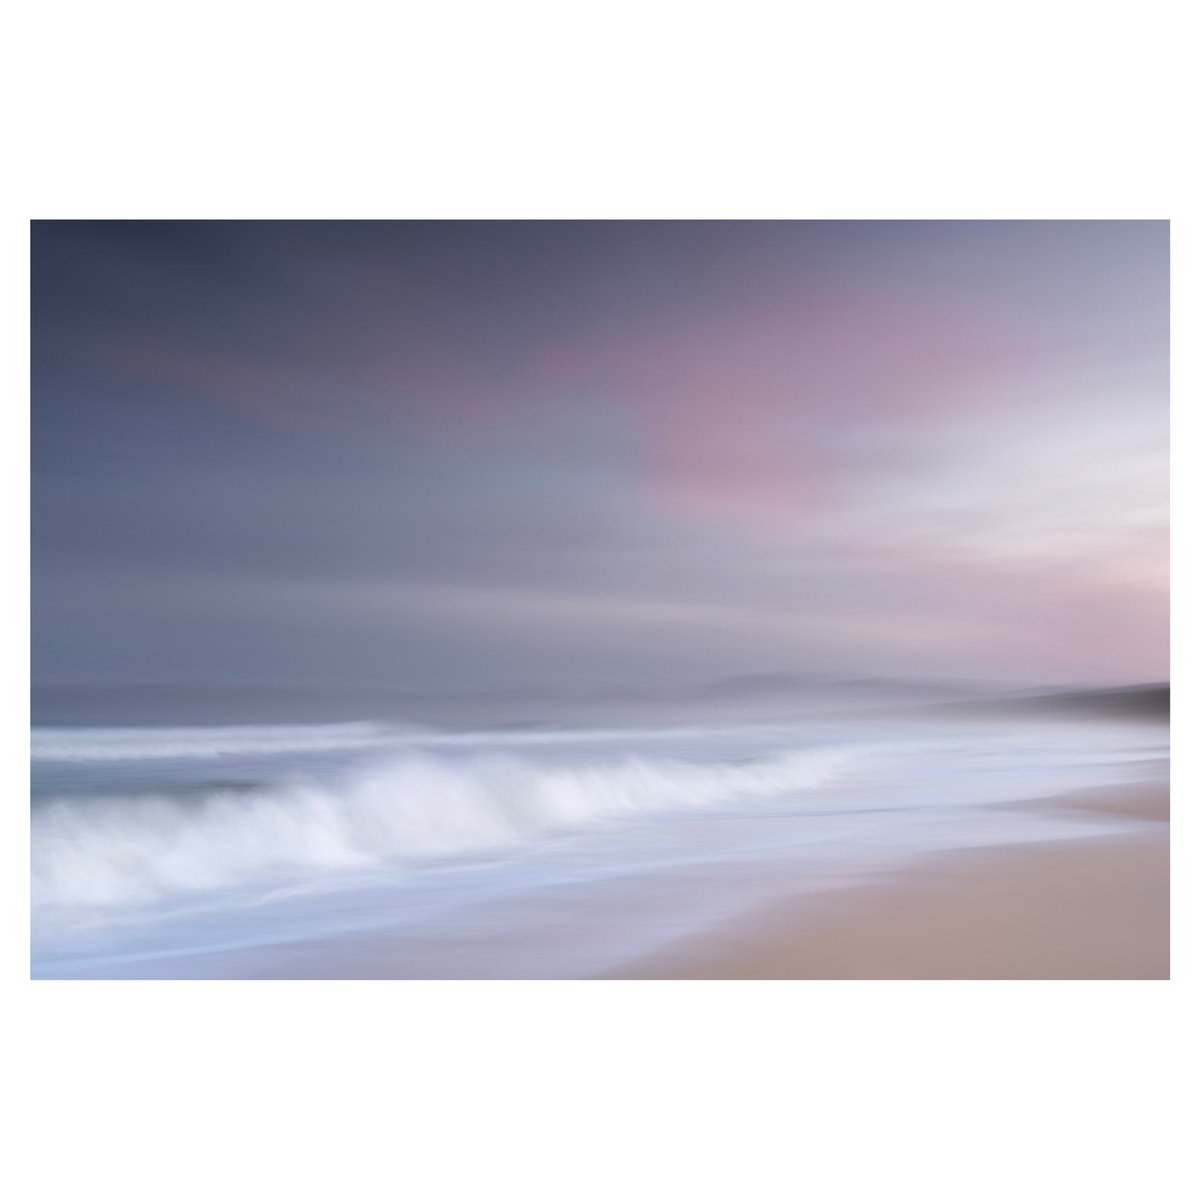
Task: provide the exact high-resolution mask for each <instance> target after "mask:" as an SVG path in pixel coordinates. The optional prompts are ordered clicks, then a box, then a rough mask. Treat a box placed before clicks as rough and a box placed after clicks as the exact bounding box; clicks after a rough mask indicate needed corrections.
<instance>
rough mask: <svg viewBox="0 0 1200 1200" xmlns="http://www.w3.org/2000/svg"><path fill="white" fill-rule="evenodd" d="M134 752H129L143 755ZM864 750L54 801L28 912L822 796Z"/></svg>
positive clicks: (425, 766)
mask: <svg viewBox="0 0 1200 1200" xmlns="http://www.w3.org/2000/svg"><path fill="white" fill-rule="evenodd" d="M331 728H332V727H331ZM339 728H340V729H341V730H342V732H341V733H340V734H339V735H337V736H338V737H341V738H343V739H348V738H353V737H355V736H357V737H360V738H368V737H373V736H375V735H374V734H372V733H370V732H369V731H370V730H372V729H373V728H374V727H371V726H359V727H339ZM350 729H358V733H357V734H352V733H349V732H347V731H348V730H350ZM176 732H178V731H176ZM210 732H212V734H213V737H212V738H211V740H210V741H209V742H208V743H197V746H196V749H197V752H199V750H200V748H201V746H202V745H203V746H206V747H207V752H208V753H209V754H212V753H213V752H214V750H213V747H216V746H228V745H234V744H236V745H237V746H238V747H239V748H238V749H236V750H229V751H224V750H222V751H220V752H221V753H244V752H246V751H245V750H244V747H245V745H247V744H254V743H253V737H255V736H259V737H261V731H257V733H256V732H254V731H251V730H243V731H239V732H245V733H246V734H247V735H248V737H247V738H244V739H243V738H228V737H227V736H226V734H227V732H228V731H222V732H221V733H220V734H218V733H217V731H210ZM95 736H96V735H95V731H88V737H89V738H91V739H92V741H91V742H90V743H85V742H83V741H82V740H81V741H80V743H79V744H78V746H77V748H84V747H86V748H87V749H88V750H89V752H90V753H93V754H94V753H95V752H96V751H97V750H98V749H101V748H103V744H104V743H103V740H102V741H100V742H97V741H96V740H95ZM331 736H333V735H331ZM222 738H224V739H225V740H222ZM268 740H269V739H268ZM262 744H265V742H264V743H262ZM338 744H339V745H344V744H346V743H345V741H342V742H339V743H338ZM167 745H170V746H171V748H172V750H173V751H178V750H179V749H180V748H181V747H180V744H179V743H178V742H176V743H164V744H163V747H162V748H163V749H164V750H165V748H166V746H167ZM306 745H308V746H309V747H311V743H306ZM118 748H119V747H118V746H115V745H114V746H113V747H112V749H113V751H114V753H115V751H116V750H117V749H118ZM57 749H58V752H59V753H62V752H63V751H64V749H65V747H63V746H62V745H61V744H60V745H59V747H58V748H57ZM146 749H147V744H146V743H145V742H143V743H141V745H140V753H141V755H142V756H143V757H148V756H149V755H147V754H146V753H145V751H146ZM867 753H869V748H868V747H864V746H863V745H861V744H859V745H855V746H825V747H816V748H810V749H806V750H793V751H788V752H786V753H777V754H772V755H768V756H764V757H761V758H758V759H753V760H749V761H741V762H720V763H700V762H694V761H687V760H685V759H678V758H666V757H643V756H626V757H623V758H619V759H612V760H609V761H600V762H592V763H575V764H569V765H568V764H559V765H551V764H546V763H544V762H542V763H538V762H535V761H533V760H532V759H530V758H528V757H521V756H518V755H513V754H507V755H501V754H492V755H487V756H481V757H476V758H457V759H450V758H445V757H441V756H438V755H434V754H429V753H423V752H408V753H404V754H398V755H395V756H391V757H389V758H388V759H387V760H385V761H376V762H373V763H370V764H366V765H362V766H360V767H359V768H357V769H355V770H353V771H347V772H346V773H345V774H344V775H343V776H341V777H340V778H339V779H338V780H337V781H329V780H316V779H306V778H298V779H294V780H293V781H291V782H288V783H284V784H276V785H274V786H271V787H267V788H264V789H263V790H260V791H255V792H246V791H244V790H231V789H214V790H213V791H211V792H208V793H206V794H204V795H201V796H195V795H192V796H189V797H184V796H180V795H168V794H157V795H142V796H112V797H102V796H91V797H86V798H73V799H69V798H61V799H52V800H48V801H46V802H44V803H41V804H39V805H38V806H37V807H36V809H35V811H34V814H33V818H32V825H33V829H32V878H33V895H34V903H35V904H37V905H42V906H63V905H84V906H92V905H100V906H103V905H123V904H130V903H139V902H148V901H153V900H155V899H157V898H159V897H161V896H163V895H164V894H169V893H172V892H180V891H195V890H202V889H211V888H228V887H237V886H240V885H249V884H254V883H257V882H259V881H262V880H267V879H273V878H280V877H283V876H285V875H287V874H289V873H295V872H298V871H304V872H311V871H312V870H314V869H316V870H339V869H343V870H344V869H352V868H362V867H371V866H378V865H380V864H384V863H388V864H398V863H403V862H404V861H406V860H419V859H422V858H428V857H430V856H437V855H456V854H469V853H472V852H479V851H487V850H491V849H497V848H503V847H506V846H511V845H514V844H517V843H520V842H522V841H525V840H528V839H532V838H535V837H537V836H538V835H540V834H544V833H549V832H552V831H555V830H561V829H569V828H571V827H574V826H580V825H584V824H587V823H590V822H595V821H600V820H605V819H610V818H619V817H625V816H634V815H638V814H652V813H656V812H669V811H682V810H687V809H689V808H711V807H714V806H719V805H722V804H733V803H736V802H738V801H747V800H750V801H755V800H757V801H763V800H770V799H771V798H774V797H784V796H788V795H792V794H795V793H798V792H804V791H809V790H814V789H819V788H821V787H822V786H824V785H825V784H827V783H828V782H830V781H831V780H832V779H833V778H835V777H836V776H838V775H840V774H843V773H845V772H846V771H848V770H849V769H851V768H852V767H853V765H854V764H855V763H856V762H857V761H859V760H861V759H862V757H863V756H864V754H867ZM55 761H62V760H61V759H58V760H55Z"/></svg>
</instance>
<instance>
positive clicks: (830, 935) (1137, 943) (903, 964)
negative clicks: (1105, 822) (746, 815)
mask: <svg viewBox="0 0 1200 1200" xmlns="http://www.w3.org/2000/svg"><path fill="white" fill-rule="evenodd" d="M1168 805H1169V801H1168V788H1167V784H1166V783H1165V782H1153V783H1146V784H1136V785H1121V786H1119V787H1106V788H1096V789H1089V790H1088V791H1086V792H1076V793H1072V794H1069V795H1064V796H1059V797H1053V798H1048V799H1047V800H1045V801H1042V802H1039V803H1038V804H1037V805H1036V807H1039V808H1041V809H1043V810H1045V811H1046V812H1051V811H1057V812H1062V811H1066V810H1075V811H1078V812H1081V813H1082V812H1084V811H1091V812H1102V813H1104V814H1106V815H1114V814H1116V815H1120V816H1126V817H1129V818H1131V824H1130V832H1129V833H1128V834H1109V835H1101V836H1094V837H1087V838H1081V839H1079V840H1078V841H1075V840H1072V841H1068V842H1057V843H1039V844H1034V845H1023V846H1015V847H1005V848H1002V849H987V850H966V851H955V852H951V853H945V854H939V855H933V856H930V857H928V858H925V859H922V860H920V861H919V862H916V863H914V864H912V865H911V866H910V868H909V869H907V870H906V871H904V872H897V873H896V874H895V875H894V876H890V877H888V878H887V879H885V880H884V881H881V882H880V883H878V884H876V885H873V886H869V887H866V888H861V889H851V890H845V891H842V892H839V893H837V894H836V896H826V897H823V898H822V899H821V901H820V903H818V904H814V901H813V898H812V897H809V896H806V897H800V898H797V900H796V901H795V902H794V903H785V904H782V905H773V906H772V907H771V908H770V909H768V910H766V911H762V912H759V913H757V914H754V915H753V916H751V917H748V918H745V919H742V920H740V921H738V922H736V923H734V924H732V925H730V926H728V927H726V928H722V929H718V930H714V931H711V932H710V933H708V934H706V935H705V936H704V937H703V938H696V939H692V940H690V941H687V942H680V943H676V944H675V945H674V946H673V947H670V948H668V949H666V950H664V951H663V952H662V953H660V954H656V955H653V956H651V957H650V958H647V959H645V960H642V961H641V962H638V963H635V964H632V965H631V966H629V967H628V968H626V969H622V970H621V971H620V972H619V973H618V972H614V973H613V975H612V976H611V977H612V978H621V979H1166V978H1169V974H1170V954H1169V930H1170V918H1169V839H1168V826H1167V823H1166V822H1167V820H1168V815H1169V807H1168ZM1134 822H1136V824H1135V823H1134Z"/></svg>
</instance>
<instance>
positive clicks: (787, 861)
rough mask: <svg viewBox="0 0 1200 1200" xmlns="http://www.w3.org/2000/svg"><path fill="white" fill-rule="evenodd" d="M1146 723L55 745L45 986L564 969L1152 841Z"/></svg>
mask: <svg viewBox="0 0 1200 1200" xmlns="http://www.w3.org/2000/svg"><path fill="white" fill-rule="evenodd" d="M1165 754H1166V736H1165V732H1162V731H1160V730H1158V729H1157V728H1156V727H1154V726H1150V725H1129V726H1124V725H1119V724H1102V723H1096V724H1091V723H1081V722H1061V723H1050V722H1045V721H1043V722H1040V723H1037V724H1034V723H1028V722H1025V723H1022V722H996V723H991V724H987V723H982V722H978V721H971V722H957V721H943V722H939V723H930V722H921V721H916V720H904V721H869V720H866V721H864V720H858V721H852V720H846V721H823V722H816V721H813V722H809V721H804V722H796V723H790V724H788V723H781V724H773V725H764V724H731V725H713V726H705V727H688V728H680V727H667V726H664V727H652V728H625V729H587V730H548V729H545V730H535V731H524V732H513V731H488V730H478V731H474V732H465V733H464V732H445V731H439V730H434V729H423V728H417V727H411V726H398V725H389V724H384V723H372V722H359V723H354V724H344V725H319V726H298V725H278V726H270V725H260V726H230V727H224V728H221V727H202V728H199V727H198V728H176V729H171V728H153V729H134V728H129V729H107V728H71V729H52V728H42V729H36V730H35V731H34V733H33V788H34V799H33V813H32V883H33V905H34V920H33V973H34V974H35V975H36V976H45V977H68V978H70V977H94V976H99V977H106V976H111V977H122V978H125V977H154V976H167V977H187V978H192V977H206V976H216V977H221V976H247V975H248V976H255V975H258V974H264V975H272V974H284V975H288V974H296V975H299V974H335V975H338V974H345V975H359V974H362V975H372V974H384V975H397V976H413V977H435V978H443V977H445V978H452V977H453V978H457V977H469V978H483V977H536V978H560V977H572V976H578V975H587V974H594V973H596V972H599V971H603V970H612V969H614V968H615V967H619V965H620V963H621V962H622V961H626V960H629V959H632V958H634V957H637V956H639V955H641V954H644V953H646V952H647V951H649V950H652V949H654V948H656V947H658V946H660V945H662V944H664V943H666V942H669V941H670V940H672V939H673V938H676V937H681V936H685V935H687V934H688V933H691V932H695V931H696V930H697V929H701V928H703V927H704V926H705V925H706V924H709V923H712V922H716V921H720V920H723V919H725V918H727V917H728V916H730V915H732V914H733V913H735V912H736V911H738V910H739V908H744V907H746V906H748V905H752V904H756V903H760V902H762V901H765V900H768V899H770V898H771V897H772V896H773V895H782V894H789V895H794V894H795V893H796V892H804V891H811V892H813V893H817V892H821V891H824V890H827V889H829V888H833V887H842V886H846V885H847V884H852V883H855V882H861V881H866V880H869V879H870V878H872V877H873V875H874V874H876V873H878V872H879V871H880V870H883V869H886V868H888V867H890V866H892V865H894V864H896V863H898V862H901V861H903V860H904V859H907V858H911V857H913V856H915V855H920V854H923V853H928V852H931V851H935V850H941V849H952V848H958V847H970V846H986V845H1000V844H1010V843H1016V842H1027V841H1044V840H1054V839H1059V838H1073V837H1087V836H1101V835H1105V834H1110V833H1115V832H1120V831H1122V830H1126V829H1128V828H1129V826H1130V823H1129V822H1127V821H1121V820H1117V819H1112V820H1109V819H1103V818H1098V817H1089V816H1084V815H1080V816H1078V817H1074V816H1055V815H1050V814H1048V813H1043V812H1038V811H1034V810H1031V809H1029V808H1026V807H1023V806H1014V804H1013V803H1012V802H1014V801H1022V800H1031V799H1037V798H1040V797H1045V796H1049V795H1053V794H1055V793H1059V792H1064V791H1068V790H1071V789H1073V788H1080V787H1087V786H1092V785H1096V784H1103V783H1110V782H1120V781H1122V780H1126V779H1134V778H1139V777H1141V776H1142V775H1144V774H1145V773H1146V771H1147V764H1148V763H1150V762H1152V761H1154V760H1158V759H1161V758H1163V757H1164V756H1165Z"/></svg>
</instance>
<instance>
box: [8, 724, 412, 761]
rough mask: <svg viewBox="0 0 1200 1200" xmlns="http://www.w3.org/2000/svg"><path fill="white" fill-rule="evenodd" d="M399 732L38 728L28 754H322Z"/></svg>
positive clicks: (132, 757) (362, 728)
mask: <svg viewBox="0 0 1200 1200" xmlns="http://www.w3.org/2000/svg"><path fill="white" fill-rule="evenodd" d="M398 732H399V731H398V730H397V729H395V728H394V727H389V726H386V725H381V724H377V723H375V722H371V721H362V722H357V723H352V724H342V725H224V726H194V727H182V728H174V727H173V728H164V729H153V728H129V729H94V728H89V729H35V730H33V732H32V734H31V735H30V757H31V759H32V760H33V761H34V762H35V763H37V762H42V763H88V762H145V761H150V760H155V759H192V758H222V757H232V756H238V755H263V754H288V753H303V752H314V753H319V752H325V751H330V750H359V749H367V748H370V747H371V746H378V745H386V744H387V743H388V742H389V741H391V740H393V739H394V738H395V736H396V734H397V733H398Z"/></svg>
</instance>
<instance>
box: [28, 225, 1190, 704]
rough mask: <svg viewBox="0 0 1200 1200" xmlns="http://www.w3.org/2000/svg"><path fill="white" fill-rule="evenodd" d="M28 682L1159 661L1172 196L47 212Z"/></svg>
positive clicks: (545, 676)
mask: <svg viewBox="0 0 1200 1200" xmlns="http://www.w3.org/2000/svg"><path fill="white" fill-rule="evenodd" d="M32 270H33V274H32V288H33V292H32V294H33V409H32V412H33V460H32V461H33V568H34V596H33V613H34V619H33V656H34V678H35V682H41V683H52V682H101V683H114V682H145V681H151V682H179V683H195V684H218V683H219V684H236V683H278V684H303V685H305V686H321V685H325V684H328V685H338V686H355V685H369V686H389V687H400V688H415V689H419V690H420V689H425V690H428V689H432V690H439V689H448V690H454V689H470V688H476V687H504V686H519V685H526V684H528V685H534V686H578V685H584V686H594V685H603V684H628V685H631V686H646V685H655V684H659V683H670V684H675V683H684V682H687V681H701V680H705V679H713V678H719V677H722V676H726V675H731V674H743V673H755V672H763V671H812V672H815V673H821V674H827V673H835V674H846V675H852V676H863V675H881V676H888V677H901V678H919V679H931V678H936V679H972V680H998V681H1012V682H1029V683H1060V682H1062V683H1120V682H1135V681H1143V680H1151V679H1161V678H1165V677H1166V674H1167V629H1166V604H1167V577H1166V573H1167V561H1166V557H1167V556H1166V539H1167V432H1168V431H1167V417H1168V409H1167V387H1168V381H1167V367H1168V364H1167V349H1168V346H1167V337H1168V232H1167V224H1166V223H1165V222H1130V221H1124V222H1094V221H1077V222H1055V221H1047V222H974V221H950V222H941V221H928V222H878V223H876V222H818V221H794V222H786V221H785V222H753V221H745V222H654V221H648V222H603V221H600V222H583V221H561V222H554V221H550V222H537V221H530V222H422V221H396V222H379V223H376V222H208V221H197V222H61V221H41V222H35V223H34V227H33V268H32Z"/></svg>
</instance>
